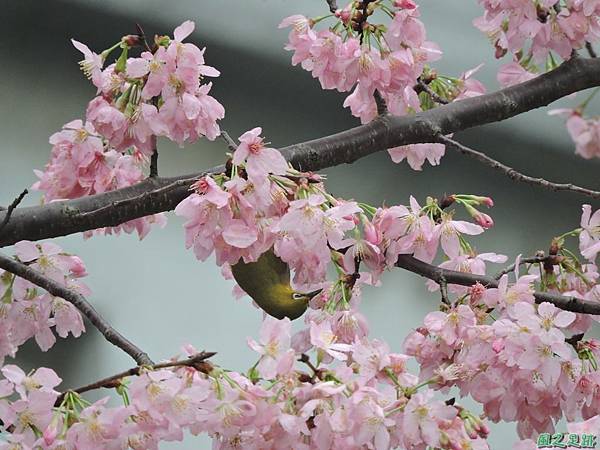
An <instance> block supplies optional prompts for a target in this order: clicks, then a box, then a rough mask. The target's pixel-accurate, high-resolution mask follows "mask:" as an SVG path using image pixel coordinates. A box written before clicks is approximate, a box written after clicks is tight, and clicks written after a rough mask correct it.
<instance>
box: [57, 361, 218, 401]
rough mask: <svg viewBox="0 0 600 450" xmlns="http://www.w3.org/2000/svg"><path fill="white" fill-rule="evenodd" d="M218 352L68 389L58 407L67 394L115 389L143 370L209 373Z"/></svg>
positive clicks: (144, 368) (145, 366) (124, 372)
mask: <svg viewBox="0 0 600 450" xmlns="http://www.w3.org/2000/svg"><path fill="white" fill-rule="evenodd" d="M216 354H217V353H216V352H200V353H196V354H195V355H193V356H190V357H189V358H186V359H181V360H177V361H168V362H164V363H158V364H152V365H140V366H135V367H132V368H131V369H127V370H124V371H123V372H119V373H117V374H115V375H112V376H110V377H106V378H102V379H101V380H98V381H95V382H93V383H90V384H86V385H85V386H81V387H78V388H75V389H68V390H66V391H65V392H63V393H62V394H61V395H60V397H58V399H57V400H56V405H60V404H61V403H62V400H63V399H64V397H65V395H66V394H67V392H76V393H77V394H83V393H84V392H88V391H92V390H94V389H100V388H106V389H113V388H116V387H118V386H119V385H120V384H121V380H122V379H123V378H126V377H132V376H139V375H140V374H141V373H142V371H143V370H158V369H167V368H170V367H193V368H195V369H196V370H199V371H200V372H204V373H206V372H209V371H210V369H211V368H212V367H211V366H210V364H209V363H207V362H206V360H207V359H209V358H212V357H213V356H215V355H216Z"/></svg>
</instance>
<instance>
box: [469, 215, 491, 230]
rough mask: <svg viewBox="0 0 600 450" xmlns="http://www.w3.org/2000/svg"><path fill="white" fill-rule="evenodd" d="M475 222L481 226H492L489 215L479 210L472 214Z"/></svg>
mask: <svg viewBox="0 0 600 450" xmlns="http://www.w3.org/2000/svg"><path fill="white" fill-rule="evenodd" d="M473 218H474V219H475V222H477V223H478V224H479V225H481V226H482V227H483V228H486V229H487V228H492V227H493V226H494V221H493V220H492V218H491V217H490V216H488V215H487V214H485V213H482V212H480V211H477V214H476V215H475V216H473Z"/></svg>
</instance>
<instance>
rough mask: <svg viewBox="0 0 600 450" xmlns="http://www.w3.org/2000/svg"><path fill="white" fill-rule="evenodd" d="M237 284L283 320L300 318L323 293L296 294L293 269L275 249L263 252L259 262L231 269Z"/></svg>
mask: <svg viewBox="0 0 600 450" xmlns="http://www.w3.org/2000/svg"><path fill="white" fill-rule="evenodd" d="M231 272H232V273H233V277H234V278H235V281H237V284H239V285H240V287H241V288H242V289H243V290H244V291H245V292H246V293H247V294H248V295H249V296H250V297H252V299H253V300H254V301H255V302H256V304H257V305H258V306H260V307H261V308H262V309H263V310H264V311H265V312H266V313H267V314H269V315H271V316H273V317H276V318H277V319H283V318H284V317H289V318H290V319H291V320H294V319H297V318H298V317H300V316H301V315H302V314H304V311H306V308H307V307H308V302H309V301H310V299H311V298H313V297H314V296H315V295H317V294H318V293H319V292H321V290H320V289H319V290H318V291H313V292H309V293H301V292H296V291H294V289H292V286H291V285H290V267H289V266H288V265H287V264H286V263H285V262H283V261H282V260H281V259H280V258H279V257H278V256H277V255H276V254H275V253H274V252H273V249H270V250H269V251H267V252H265V253H263V254H262V255H261V256H260V258H258V260H257V261H256V262H251V263H245V262H244V261H243V260H240V262H238V263H237V264H235V265H233V266H231Z"/></svg>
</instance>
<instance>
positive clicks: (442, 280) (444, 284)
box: [438, 275, 451, 306]
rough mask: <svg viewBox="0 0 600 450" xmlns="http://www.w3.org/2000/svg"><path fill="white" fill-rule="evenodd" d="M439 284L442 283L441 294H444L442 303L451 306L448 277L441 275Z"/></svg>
mask: <svg viewBox="0 0 600 450" xmlns="http://www.w3.org/2000/svg"><path fill="white" fill-rule="evenodd" d="M438 284H439V285H440V294H441V296H442V303H444V304H446V305H448V306H450V305H451V303H450V299H449V298H448V282H447V281H446V277H444V276H443V275H442V276H441V277H440V279H439V281H438Z"/></svg>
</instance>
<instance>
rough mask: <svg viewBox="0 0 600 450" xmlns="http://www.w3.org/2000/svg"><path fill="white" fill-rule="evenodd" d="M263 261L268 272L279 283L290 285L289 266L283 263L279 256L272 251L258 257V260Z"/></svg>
mask: <svg viewBox="0 0 600 450" xmlns="http://www.w3.org/2000/svg"><path fill="white" fill-rule="evenodd" d="M263 258H264V259H265V263H266V264H267V265H268V267H269V269H270V271H272V273H273V274H275V276H276V278H277V280H278V282H279V283H282V284H286V285H289V284H290V266H288V265H287V263H285V262H283V261H282V260H281V258H280V257H279V256H277V255H276V254H275V252H274V251H273V249H270V250H269V251H267V252H265V253H263V254H262V255H260V258H259V260H260V259H263Z"/></svg>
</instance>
